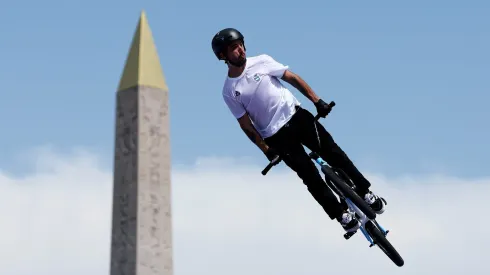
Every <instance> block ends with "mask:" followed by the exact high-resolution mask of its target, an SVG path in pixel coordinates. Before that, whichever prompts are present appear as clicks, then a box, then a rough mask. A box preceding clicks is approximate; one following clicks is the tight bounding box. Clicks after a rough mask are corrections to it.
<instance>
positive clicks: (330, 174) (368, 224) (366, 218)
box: [262, 101, 404, 267]
mask: <svg viewBox="0 0 490 275" xmlns="http://www.w3.org/2000/svg"><path fill="white" fill-rule="evenodd" d="M329 106H330V108H332V107H334V106H335V102H333V101H332V102H330V104H329ZM319 118H320V116H319V115H316V116H315V122H316V121H317V120H318V119H319ZM315 128H316V123H315ZM317 136H318V131H317ZM318 141H319V142H320V139H319V138H318ZM309 156H310V158H311V159H312V160H314V161H315V162H316V163H317V164H318V165H319V166H320V168H321V171H322V173H323V174H324V175H325V182H326V183H327V185H328V187H329V188H330V189H332V191H333V192H334V193H336V194H337V196H338V197H339V199H340V203H341V204H342V205H343V206H344V207H345V208H348V209H349V210H350V211H351V212H353V213H355V215H356V217H357V219H358V220H359V222H360V223H361V227H360V228H359V229H360V230H361V232H362V233H363V235H364V237H365V238H366V239H367V240H368V241H369V243H370V245H369V247H373V246H376V245H377V246H378V247H379V248H380V249H381V250H382V251H383V252H384V253H385V254H386V256H388V258H390V259H391V260H392V261H393V263H395V264H396V265H397V266H399V267H401V266H403V265H404V260H403V258H402V257H401V256H400V254H399V253H398V252H397V250H396V249H395V248H394V247H393V245H392V244H391V243H390V242H389V241H388V239H387V238H386V236H387V234H388V232H389V230H386V229H384V228H383V226H381V225H380V224H379V223H378V222H377V221H376V213H375V212H374V211H373V210H372V209H371V207H369V205H368V204H367V203H366V202H365V201H364V200H363V199H362V198H361V197H360V196H359V195H358V194H357V193H356V192H355V184H354V183H353V181H352V180H351V179H350V178H349V177H348V176H347V174H346V173H345V172H344V171H342V169H340V168H336V167H332V166H329V165H328V164H327V162H325V161H324V160H323V159H322V158H321V157H320V156H319V154H318V153H316V152H310V153H309ZM281 160H282V159H281V158H280V157H276V158H274V159H273V160H272V161H271V162H270V163H269V164H268V165H267V166H266V167H265V169H264V170H262V175H264V176H265V175H266V174H267V173H268V172H269V170H270V169H271V168H272V167H273V166H275V165H276V164H278V163H279V162H281ZM356 232H357V231H354V232H347V233H345V234H344V238H345V239H346V240H348V239H350V237H352V236H353V235H354V234H355V233H356Z"/></svg>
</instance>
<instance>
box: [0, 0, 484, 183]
mask: <svg viewBox="0 0 490 275" xmlns="http://www.w3.org/2000/svg"><path fill="white" fill-rule="evenodd" d="M201 5H203V6H201ZM143 8H144V9H145V10H146V12H147V15H148V19H149V23H150V26H151V28H152V31H153V35H154V39H155V41H156V44H157V47H158V51H159V54H160V59H161V62H162V67H163V70H164V72H165V76H166V78H167V80H168V85H169V87H170V93H171V98H170V101H171V123H172V128H171V131H172V132H171V135H172V142H173V144H172V156H173V160H174V162H175V163H192V162H194V161H195V159H196V158H197V157H202V156H227V157H243V156H247V157H252V158H253V159H254V160H255V161H256V162H258V163H263V164H264V165H265V164H266V159H265V158H264V157H263V155H262V153H261V152H260V151H259V150H258V149H255V146H254V145H253V144H251V143H250V142H249V140H248V138H246V136H245V135H244V134H243V133H242V132H241V130H240V129H239V128H238V125H237V124H236V122H235V121H234V118H233V117H232V116H231V114H230V113H229V111H228V110H227V108H226V106H225V105H224V103H223V101H222V98H221V87H222V84H223V80H224V77H225V74H226V68H225V65H224V64H223V63H220V62H218V61H217V60H216V59H215V57H214V55H213V53H212V51H211V46H210V41H211V38H212V36H213V35H214V34H215V33H216V32H217V31H218V30H219V29H222V28H225V27H230V26H231V27H235V28H238V29H240V30H241V31H242V32H243V33H244V35H245V37H246V43H247V50H248V55H256V54H261V53H267V54H269V55H271V56H273V57H274V58H275V59H276V60H278V61H279V62H282V63H284V64H287V65H289V66H290V67H291V69H292V70H293V71H295V72H296V73H298V74H299V75H301V76H302V77H303V78H304V79H305V80H306V81H307V82H308V83H309V84H310V85H311V86H312V87H313V89H314V90H315V91H316V92H317V93H318V94H319V95H320V96H321V97H322V98H323V99H325V100H326V101H330V100H335V101H336V102H337V106H336V107H335V110H334V111H333V113H332V115H331V116H330V117H328V118H327V119H326V120H323V121H322V122H323V123H324V125H325V126H327V127H328V129H330V131H331V133H332V134H333V136H334V138H335V139H336V141H337V142H338V143H339V144H340V145H341V146H342V147H343V148H344V149H345V151H347V153H348V154H349V155H350V156H351V158H352V159H354V161H355V162H357V163H359V166H360V167H361V169H371V170H374V171H376V172H380V173H384V174H393V175H398V174H416V173H430V172H444V173H449V174H451V175H455V176H465V177H480V176H488V175H490V174H489V172H488V169H487V167H488V162H489V155H490V146H489V145H488V144H489V140H490V127H489V126H488V119H489V118H490V110H489V109H488V108H487V104H488V101H489V100H490V96H489V93H488V92H489V90H490V82H489V81H488V79H489V72H490V53H489V51H488V50H489V49H490V19H489V18H488V14H490V3H489V2H488V1H470V0H468V1H466V2H465V4H463V2H462V1H447V0H446V1H439V0H436V1H419V0H414V1H403V2H402V1H311V0H305V1H301V4H298V3H297V2H295V4H294V5H288V4H287V3H286V2H285V1H276V0H270V1H267V2H264V3H260V1H256V0H252V1H243V2H230V1H221V0H218V1H204V2H199V1H194V2H189V1H114V0H108V1H104V2H100V3H96V1H93V0H88V1H69V2H68V1H61V0H45V1H41V2H39V1H22V0H19V1H9V2H6V1H3V2H2V9H1V10H0V26H1V29H2V31H1V33H2V42H1V43H2V44H1V51H0V60H1V63H0V64H1V66H0V80H1V83H2V97H1V100H0V125H2V131H1V135H0V152H2V157H1V158H0V167H2V168H3V169H8V170H10V171H13V172H22V170H23V166H22V165H21V163H20V162H18V161H16V157H17V156H18V154H21V153H22V152H25V151H26V150H30V149H31V148H35V147H38V146H43V145H45V144H51V145H53V146H56V147H57V148H59V149H60V150H62V151H65V150H70V149H71V148H73V147H86V148H89V149H90V150H93V151H95V152H97V153H98V154H101V155H102V156H104V159H105V161H106V163H107V166H111V165H112V150H113V138H114V103H115V91H116V88H117V84H118V81H119V78H120V75H121V72H122V69H123V65H124V61H125V58H126V54H127V51H128V48H129V44H130V41H131V38H132V35H133V32H134V29H135V27H136V24H137V20H138V17H139V13H140V11H141V9H143ZM253 17H255V18H253ZM193 20H194V21H196V22H198V23H194V22H192V21H193ZM293 92H294V93H295V95H297V97H298V99H299V100H300V101H301V102H302V103H303V104H304V106H305V107H306V108H308V109H309V110H311V111H314V108H313V105H312V104H311V103H309V102H308V101H307V99H306V98H304V97H303V96H302V95H301V94H299V93H298V92H297V91H296V90H293ZM195 137H199V139H196V140H194V138H195Z"/></svg>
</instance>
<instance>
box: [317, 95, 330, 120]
mask: <svg viewBox="0 0 490 275" xmlns="http://www.w3.org/2000/svg"><path fill="white" fill-rule="evenodd" d="M314 104H315V107H316V111H317V113H318V115H320V117H326V116H327V115H328V113H330V111H331V110H332V108H331V107H330V105H328V103H326V102H325V101H323V100H322V99H320V100H318V101H317V102H315V103H314Z"/></svg>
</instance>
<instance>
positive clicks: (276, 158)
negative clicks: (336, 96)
mask: <svg viewBox="0 0 490 275" xmlns="http://www.w3.org/2000/svg"><path fill="white" fill-rule="evenodd" d="M328 106H330V109H332V108H333V107H334V106H335V101H331V102H330V103H329V104H328ZM320 117H321V116H320V115H319V114H317V115H316V116H315V121H317V120H319V119H320ZM279 162H281V157H279V156H276V157H275V158H274V159H273V160H272V161H271V162H269V164H267V166H266V167H265V168H264V170H262V175H264V176H265V175H266V174H267V173H268V172H269V170H271V169H272V167H273V166H274V165H276V164H278V163H279Z"/></svg>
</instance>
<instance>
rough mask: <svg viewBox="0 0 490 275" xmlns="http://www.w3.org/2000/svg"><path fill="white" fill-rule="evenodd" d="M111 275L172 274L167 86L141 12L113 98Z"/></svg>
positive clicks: (146, 23)
mask: <svg viewBox="0 0 490 275" xmlns="http://www.w3.org/2000/svg"><path fill="white" fill-rule="evenodd" d="M116 102H117V103H116V138H115V156H114V189H113V210H112V211H113V212H112V240H111V265H110V274H111V275H150V274H152V275H172V274H173V258H172V216H171V202H170V198H171V190H170V179H171V177H170V135H169V128H170V127H169V109H168V87H167V84H166V81H165V77H164V75H163V71H162V68H161V65H160V61H159V57H158V53H157V50H156V47H155V44H154V41H153V36H152V32H151V30H150V27H149V25H148V21H147V18H146V14H145V12H144V11H142V12H141V17H140V19H139V22H138V26H137V28H136V31H135V33H134V37H133V40H132V43H131V47H130V50H129V54H128V56H127V60H126V64H125V67H124V70H123V73H122V77H121V80H120V83H119V87H118V90H117V96H116Z"/></svg>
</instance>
